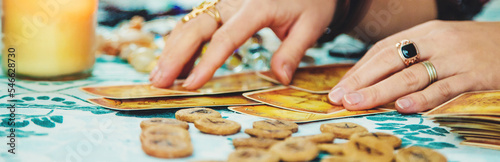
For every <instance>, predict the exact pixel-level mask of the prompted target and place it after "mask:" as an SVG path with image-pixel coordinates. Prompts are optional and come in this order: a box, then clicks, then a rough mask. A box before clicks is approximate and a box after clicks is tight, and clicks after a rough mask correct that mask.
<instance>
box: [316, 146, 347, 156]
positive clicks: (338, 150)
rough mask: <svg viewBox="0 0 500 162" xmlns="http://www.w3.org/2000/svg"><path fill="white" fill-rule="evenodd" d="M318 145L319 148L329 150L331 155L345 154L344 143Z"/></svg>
mask: <svg viewBox="0 0 500 162" xmlns="http://www.w3.org/2000/svg"><path fill="white" fill-rule="evenodd" d="M317 146H318V149H319V150H321V151H325V152H328V154H330V155H335V156H342V155H344V147H345V146H344V144H319V145H317Z"/></svg>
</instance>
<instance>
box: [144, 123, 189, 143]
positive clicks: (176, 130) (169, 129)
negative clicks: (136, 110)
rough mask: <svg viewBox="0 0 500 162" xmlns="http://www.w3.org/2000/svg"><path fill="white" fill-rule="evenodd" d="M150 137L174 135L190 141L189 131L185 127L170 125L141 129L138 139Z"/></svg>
mask: <svg viewBox="0 0 500 162" xmlns="http://www.w3.org/2000/svg"><path fill="white" fill-rule="evenodd" d="M151 137H174V138H179V139H182V140H185V141H191V137H190V136H189V132H188V131H187V130H186V129H184V128H180V127H176V126H170V125H157V126H151V127H148V128H146V129H144V130H143V131H142V133H141V136H140V139H141V141H143V140H144V139H146V138H151Z"/></svg>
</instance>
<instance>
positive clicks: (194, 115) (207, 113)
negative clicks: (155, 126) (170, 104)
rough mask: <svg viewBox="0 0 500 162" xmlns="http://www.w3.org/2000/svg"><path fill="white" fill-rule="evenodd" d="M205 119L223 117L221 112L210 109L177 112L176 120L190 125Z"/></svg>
mask: <svg viewBox="0 0 500 162" xmlns="http://www.w3.org/2000/svg"><path fill="white" fill-rule="evenodd" d="M203 117H213V118H221V117H222V116H221V115H220V113H219V112H217V111H215V110H213V109H209V108H190V109H181V110H178V111H177V112H175V118H176V119H177V120H182V121H186V122H190V123H193V122H194V121H195V120H198V119H201V118H203Z"/></svg>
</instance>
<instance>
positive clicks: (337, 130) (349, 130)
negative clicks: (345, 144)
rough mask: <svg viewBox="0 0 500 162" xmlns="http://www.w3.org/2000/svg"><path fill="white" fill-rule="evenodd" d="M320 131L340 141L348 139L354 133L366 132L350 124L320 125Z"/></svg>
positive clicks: (356, 125)
mask: <svg viewBox="0 0 500 162" xmlns="http://www.w3.org/2000/svg"><path fill="white" fill-rule="evenodd" d="M320 130H321V132H323V133H332V134H333V135H335V137H336V138H341V139H348V138H349V137H350V136H351V135H352V134H354V133H364V132H368V130H367V129H366V128H365V127H363V126H361V125H358V124H356V123H350V122H342V123H326V124H321V127H320Z"/></svg>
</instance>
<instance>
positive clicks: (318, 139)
mask: <svg viewBox="0 0 500 162" xmlns="http://www.w3.org/2000/svg"><path fill="white" fill-rule="evenodd" d="M299 138H300V139H305V140H310V141H312V142H314V143H333V140H334V139H335V135H333V134H331V133H321V134H315V135H308V136H297V137H288V138H287V140H288V139H299Z"/></svg>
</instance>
